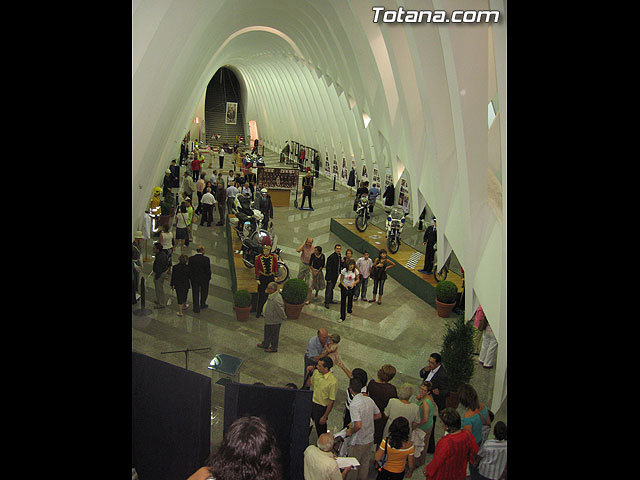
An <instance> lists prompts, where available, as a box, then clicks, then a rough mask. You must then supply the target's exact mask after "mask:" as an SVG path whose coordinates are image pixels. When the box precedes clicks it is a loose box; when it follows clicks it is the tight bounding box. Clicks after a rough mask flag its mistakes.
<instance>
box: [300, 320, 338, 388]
mask: <svg viewBox="0 0 640 480" xmlns="http://www.w3.org/2000/svg"><path fill="white" fill-rule="evenodd" d="M330 343H331V340H330V339H329V332H327V330H326V329H325V328H319V329H318V332H317V335H316V336H315V337H311V338H310V339H309V343H308V344H307V350H306V351H305V352H304V373H305V379H304V382H303V385H304V383H306V380H307V379H306V375H307V367H308V366H309V365H313V366H315V365H317V363H318V360H320V359H322V358H325V357H326V356H327V355H329V353H328V352H327V349H326V348H324V347H325V345H329V344H330Z"/></svg>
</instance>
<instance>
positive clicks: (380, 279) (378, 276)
mask: <svg viewBox="0 0 640 480" xmlns="http://www.w3.org/2000/svg"><path fill="white" fill-rule="evenodd" d="M395 265H396V264H395V263H393V262H392V261H391V260H389V259H388V258H387V251H386V250H385V249H384V248H381V249H380V251H378V258H376V261H375V262H373V274H372V275H371V276H372V277H373V298H372V299H371V300H369V303H374V302H375V301H376V294H377V293H379V294H380V296H379V297H378V305H380V304H381V303H382V294H383V291H384V282H385V280H386V279H387V270H389V269H390V268H391V267H394V266H395Z"/></svg>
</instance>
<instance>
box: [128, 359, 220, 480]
mask: <svg viewBox="0 0 640 480" xmlns="http://www.w3.org/2000/svg"><path fill="white" fill-rule="evenodd" d="M131 356H132V357H131V362H132V369H131V370H132V383H131V390H132V392H131V393H132V405H131V406H132V412H131V427H132V435H131V438H132V442H131V457H132V459H131V461H132V467H134V468H135V469H136V471H137V472H138V477H139V478H140V480H176V479H185V478H187V477H189V476H190V475H191V474H192V473H193V472H195V471H196V470H197V469H198V468H200V467H202V466H203V465H204V462H205V461H206V459H207V457H208V456H209V453H210V448H211V445H210V428H211V379H210V378H209V377H207V376H204V375H201V374H199V373H196V372H192V371H189V370H185V369H184V368H180V367H176V366H175V365H171V364H169V363H165V362H162V361H160V360H156V359H154V358H151V357H148V356H146V355H142V354H139V353H136V352H131Z"/></svg>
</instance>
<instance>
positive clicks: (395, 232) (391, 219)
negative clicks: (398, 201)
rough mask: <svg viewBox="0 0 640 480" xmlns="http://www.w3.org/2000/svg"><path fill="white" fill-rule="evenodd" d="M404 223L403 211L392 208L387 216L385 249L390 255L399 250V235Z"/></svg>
mask: <svg viewBox="0 0 640 480" xmlns="http://www.w3.org/2000/svg"><path fill="white" fill-rule="evenodd" d="M404 222H405V218H404V210H403V209H402V208H400V207H393V208H392V209H391V212H390V213H389V215H388V216H387V248H388V249H389V252H391V253H396V252H397V251H398V249H399V248H400V234H401V233H402V230H403V229H404Z"/></svg>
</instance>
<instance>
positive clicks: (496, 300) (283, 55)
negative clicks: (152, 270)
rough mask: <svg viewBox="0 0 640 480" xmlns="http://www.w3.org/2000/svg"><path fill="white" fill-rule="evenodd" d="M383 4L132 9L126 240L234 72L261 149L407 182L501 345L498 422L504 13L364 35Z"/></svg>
mask: <svg viewBox="0 0 640 480" xmlns="http://www.w3.org/2000/svg"><path fill="white" fill-rule="evenodd" d="M380 5H384V6H385V8H386V9H388V10H397V9H398V8H399V6H400V5H398V4H396V3H395V2H378V1H368V0H349V1H345V0H315V1H309V0H277V1H276V0H273V1H266V0H261V1H256V0H217V1H216V0H133V2H132V7H133V8H132V105H133V109H132V134H133V137H132V231H133V230H136V226H137V224H138V221H139V218H140V216H141V215H142V213H143V211H144V209H145V207H146V205H147V203H148V201H149V198H150V196H151V192H152V190H153V187H154V186H156V185H158V184H159V182H160V181H161V178H162V176H163V172H164V170H165V169H166V166H167V165H168V163H169V162H170V160H171V159H173V158H177V156H178V154H179V149H180V141H181V140H182V138H183V137H184V135H185V134H186V132H187V131H188V130H189V127H190V125H191V122H192V119H193V116H194V112H195V110H196V107H197V106H198V104H199V103H200V102H201V101H202V99H203V96H204V92H205V91H206V88H207V85H208V83H209V81H210V80H211V78H212V77H213V75H214V74H215V72H216V71H217V70H218V69H219V68H220V67H222V66H225V67H228V68H231V69H232V70H233V71H234V72H235V73H236V75H237V77H238V79H239V81H240V84H241V89H242V92H243V98H244V99H245V105H244V106H243V107H244V119H245V120H246V121H249V120H255V121H256V122H257V125H258V128H259V132H260V138H261V139H262V140H263V141H264V142H265V143H266V144H267V145H272V146H273V147H274V148H281V146H282V145H283V144H284V142H285V141H286V140H289V139H295V140H296V141H299V142H301V143H303V144H305V145H309V146H311V147H313V148H315V149H317V150H319V151H320V152H321V156H324V155H323V153H324V152H327V153H328V155H329V156H330V157H331V156H332V155H333V154H334V153H335V154H337V156H338V158H342V156H345V157H346V158H347V159H349V158H351V157H353V158H355V159H357V160H358V162H360V161H363V162H364V163H365V164H366V166H367V169H368V170H369V171H371V169H372V168H373V167H378V168H379V169H380V170H381V171H382V172H384V171H385V168H389V169H390V170H391V173H392V175H393V178H394V181H395V182H398V180H399V179H400V178H401V177H402V178H403V179H405V180H407V181H408V185H409V194H410V198H411V202H410V209H411V214H412V218H413V219H417V218H418V215H419V214H420V212H421V210H422V208H423V207H424V205H425V203H426V204H428V206H429V208H430V210H431V211H432V212H434V214H435V216H436V217H437V219H438V246H439V254H441V253H442V254H445V255H446V254H447V253H448V252H450V251H451V250H452V249H453V250H454V251H455V253H456V256H457V258H458V259H459V261H460V263H461V265H462V266H463V268H464V270H465V282H466V292H467V295H466V297H467V299H466V302H467V304H466V308H465V310H466V311H467V312H472V311H475V308H476V307H477V305H478V304H479V303H481V304H482V306H483V309H484V311H485V312H486V314H487V318H488V319H489V321H490V322H491V325H492V327H493V330H494V333H495V334H496V337H497V338H498V341H499V343H500V346H501V348H499V353H498V361H497V365H496V367H497V371H496V380H495V387H494V391H495V394H494V402H493V404H492V407H493V408H494V411H495V409H497V407H499V405H500V402H501V401H502V399H503V398H504V396H505V395H506V353H507V342H506V325H507V323H506V202H505V199H506V178H507V175H506V173H507V171H506V113H507V102H506V8H505V2H504V1H503V0H500V1H491V0H447V1H446V2H445V1H444V0H432V1H430V0H426V1H419V2H418V1H415V0H414V1H408V2H406V3H403V4H402V5H401V6H402V8H403V9H405V10H409V9H416V10H429V11H446V12H447V15H448V18H451V13H452V12H453V11H454V10H463V11H466V12H478V11H487V10H492V11H498V12H499V13H500V15H499V21H498V22H496V23H494V22H478V23H383V22H381V21H380V22H378V23H374V22H373V18H374V11H373V7H374V6H380ZM474 15H475V17H478V14H477V13H476V14H473V13H470V14H469V15H467V17H466V18H473V17H474ZM381 16H382V15H381ZM390 16H392V14H391V13H390V14H389V16H388V18H390ZM490 109H492V111H493V114H492V115H491V118H492V119H493V121H492V122H491V123H489V120H488V110H490ZM493 117H495V118H493ZM365 118H366V119H370V121H368V123H367V122H365ZM382 176H383V177H384V174H382ZM468 316H469V315H468Z"/></svg>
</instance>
